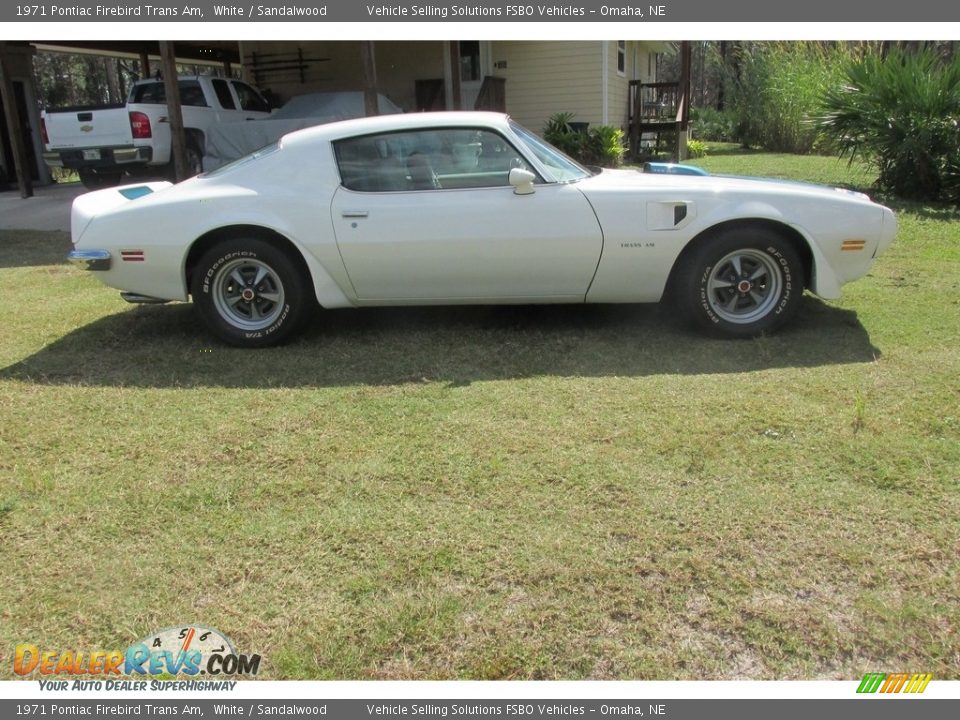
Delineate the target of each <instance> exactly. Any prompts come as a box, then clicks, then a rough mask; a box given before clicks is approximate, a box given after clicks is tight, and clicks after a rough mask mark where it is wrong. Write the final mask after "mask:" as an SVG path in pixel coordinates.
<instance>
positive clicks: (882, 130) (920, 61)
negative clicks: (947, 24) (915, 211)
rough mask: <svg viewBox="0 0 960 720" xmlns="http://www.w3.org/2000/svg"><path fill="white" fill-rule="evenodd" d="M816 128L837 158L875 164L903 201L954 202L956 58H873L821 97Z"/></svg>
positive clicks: (959, 162)
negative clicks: (820, 113)
mask: <svg viewBox="0 0 960 720" xmlns="http://www.w3.org/2000/svg"><path fill="white" fill-rule="evenodd" d="M823 107H824V112H823V116H822V117H821V118H820V119H819V122H818V125H819V127H820V129H821V131H822V132H823V134H824V136H825V137H826V138H828V139H829V141H830V142H831V143H832V144H833V147H834V148H835V149H836V151H837V152H838V153H839V155H840V156H841V157H848V158H850V160H851V161H852V160H853V159H854V158H857V157H859V158H862V159H864V160H867V161H868V162H870V163H872V164H874V165H876V167H877V169H878V171H879V178H878V181H877V182H878V185H879V186H880V187H881V188H883V189H886V190H890V191H892V192H894V193H896V194H897V195H900V196H901V197H905V198H914V199H923V200H937V199H945V200H951V201H953V202H955V203H960V56H954V57H953V58H952V59H950V60H946V61H944V60H942V59H941V58H940V57H938V55H937V54H936V53H934V52H932V51H929V50H925V51H920V52H915V53H908V52H904V51H902V50H900V49H894V50H892V51H891V52H890V53H889V54H888V55H887V56H886V57H885V58H884V57H881V56H880V55H879V54H878V53H872V54H870V55H867V56H866V57H864V58H862V59H861V60H859V61H856V62H851V63H849V64H848V65H847V67H846V82H845V83H844V84H843V85H842V86H840V87H838V88H836V89H833V90H831V91H828V92H827V93H826V94H825V95H824V100H823Z"/></svg>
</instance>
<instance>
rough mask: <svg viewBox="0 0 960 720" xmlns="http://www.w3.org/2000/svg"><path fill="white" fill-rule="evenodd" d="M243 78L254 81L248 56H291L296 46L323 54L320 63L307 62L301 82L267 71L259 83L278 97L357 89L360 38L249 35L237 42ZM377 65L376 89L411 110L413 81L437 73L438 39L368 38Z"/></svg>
mask: <svg viewBox="0 0 960 720" xmlns="http://www.w3.org/2000/svg"><path fill="white" fill-rule="evenodd" d="M240 46H241V53H242V55H243V62H244V73H245V77H246V79H248V80H249V81H250V82H255V81H256V79H255V78H254V76H253V73H252V72H251V68H250V63H249V61H248V58H249V56H250V55H251V54H252V53H254V52H256V53H258V54H260V55H263V56H264V59H266V56H268V55H271V54H273V55H276V54H282V57H291V55H292V54H293V53H296V51H297V48H298V47H300V48H302V49H303V55H304V57H305V58H307V59H308V60H309V59H311V58H327V60H325V61H323V62H308V63H307V65H308V67H307V69H306V70H305V72H304V82H302V83H301V81H300V77H299V73H297V72H296V71H292V72H291V71H287V72H283V73H267V74H265V75H264V76H263V79H262V80H261V81H260V83H259V85H260V87H261V88H263V89H269V90H271V91H272V92H274V93H276V94H277V95H278V96H279V97H280V99H281V101H286V100H289V99H290V98H291V97H293V96H294V95H303V94H305V93H314V92H329V91H338V90H362V89H363V66H362V64H361V60H360V43H358V42H346V41H304V42H298V43H297V42H290V41H283V40H254V41H243V42H241V43H240ZM374 56H375V59H376V65H377V84H378V85H379V89H380V92H381V93H382V94H384V95H386V96H387V97H389V98H390V99H391V100H393V101H394V102H395V103H397V104H398V105H399V106H400V107H402V108H403V109H404V110H408V111H412V110H415V109H416V94H415V85H414V83H415V81H416V80H428V79H433V78H442V77H443V69H444V66H443V43H442V42H440V41H435V42H414V41H411V42H404V41H378V42H376V43H374Z"/></svg>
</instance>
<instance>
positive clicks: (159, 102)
mask: <svg viewBox="0 0 960 720" xmlns="http://www.w3.org/2000/svg"><path fill="white" fill-rule="evenodd" d="M178 83H179V85H180V104H181V106H182V112H183V126H184V129H185V130H186V133H187V163H188V165H189V167H190V170H191V173H192V174H196V173H199V172H201V171H202V170H203V149H204V141H205V137H206V134H207V130H208V128H209V127H210V126H211V125H213V124H214V123H225V122H238V121H242V120H258V119H260V118H265V117H268V116H269V115H270V105H269V103H267V101H266V100H264V99H263V96H262V95H261V94H260V93H259V92H258V91H257V90H256V89H255V88H254V87H252V86H251V85H248V84H247V83H245V82H242V81H240V80H233V79H229V78H216V77H207V76H203V75H201V76H194V77H181V78H179V79H178ZM166 100H167V99H166V91H165V86H164V83H163V80H140V81H139V82H136V83H134V84H133V86H132V87H131V88H130V95H129V96H128V98H127V104H126V105H123V106H115V105H114V106H102V107H75V108H66V109H63V110H58V111H51V110H45V111H44V112H43V114H42V116H41V128H42V134H43V143H44V153H43V159H44V162H46V164H47V166H48V167H62V168H68V169H70V170H76V171H77V173H78V174H79V175H80V180H81V182H83V184H84V185H85V186H86V187H88V188H97V187H104V186H108V185H116V184H117V183H119V182H120V181H121V179H122V178H123V176H124V175H149V174H159V173H168V172H169V168H170V167H171V165H172V163H171V160H172V156H171V151H170V135H171V134H170V120H169V118H168V116H167V113H168V111H167V105H166Z"/></svg>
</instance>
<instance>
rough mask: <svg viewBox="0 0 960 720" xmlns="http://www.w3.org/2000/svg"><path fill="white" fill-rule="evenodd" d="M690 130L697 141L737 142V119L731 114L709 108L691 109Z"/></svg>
mask: <svg viewBox="0 0 960 720" xmlns="http://www.w3.org/2000/svg"><path fill="white" fill-rule="evenodd" d="M690 129H691V132H692V133H693V137H694V139H696V140H713V141H715V142H735V141H736V140H737V118H736V115H734V114H733V113H731V112H726V111H720V110H714V109H713V108H709V107H703V108H698V107H695V108H690Z"/></svg>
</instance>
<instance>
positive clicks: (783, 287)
mask: <svg viewBox="0 0 960 720" xmlns="http://www.w3.org/2000/svg"><path fill="white" fill-rule="evenodd" d="M71 229H72V233H73V243H74V250H73V251H72V252H71V253H70V259H71V260H72V261H74V262H78V263H81V264H83V265H84V266H85V267H87V268H89V269H90V270H92V271H94V272H95V274H96V275H97V276H98V277H99V278H100V279H102V280H103V282H104V283H106V284H107V285H109V286H111V287H115V288H118V289H120V290H121V291H122V295H123V297H124V298H126V299H127V300H129V301H131V302H165V301H168V300H186V299H187V298H188V297H192V298H193V302H194V304H195V306H196V309H197V311H198V313H199V316H200V318H201V319H202V320H203V322H204V323H205V324H206V325H207V327H209V329H210V330H211V331H212V332H213V333H214V334H215V335H216V336H217V337H219V338H220V339H221V340H223V341H225V342H227V343H231V344H234V345H239V346H244V347H260V346H265V345H272V344H276V343H279V342H282V341H284V340H287V339H289V338H290V337H291V336H292V335H293V333H294V332H295V331H296V329H297V328H298V326H300V324H301V323H302V321H303V320H304V319H305V318H307V317H309V316H310V314H311V313H313V312H314V311H315V310H316V309H317V307H318V305H319V307H321V308H341V307H364V306H375V305H434V304H492V303H509V304H526V303H641V302H659V301H663V302H669V303H672V304H674V305H675V306H676V307H677V309H678V310H680V311H682V312H683V314H684V315H686V316H687V317H688V318H690V319H691V320H692V321H693V322H694V323H696V324H699V325H700V326H702V327H703V328H705V329H707V330H708V331H713V332H714V333H716V334H720V335H722V336H727V337H752V336H756V335H760V334H763V333H768V332H771V331H773V330H775V329H776V328H778V327H780V326H781V325H782V324H783V323H785V322H786V321H787V320H788V319H789V318H790V317H791V316H792V315H793V314H794V313H795V312H796V310H797V307H798V304H799V303H800V301H801V296H802V294H803V291H804V289H805V288H809V289H810V290H811V291H813V292H814V293H816V294H818V295H820V296H822V297H825V298H836V297H838V296H839V293H840V287H841V285H843V284H844V283H846V282H848V281H850V280H855V279H856V278H859V277H861V276H863V275H864V274H865V273H866V272H867V270H868V269H869V268H870V265H871V263H872V262H873V259H874V258H875V257H877V256H878V255H879V254H880V253H882V252H883V251H884V250H885V249H886V248H887V247H888V246H889V245H890V243H891V241H892V239H893V236H894V234H895V232H896V221H895V219H894V215H893V213H892V212H891V211H890V210H888V209H887V208H885V207H882V206H880V205H876V204H874V203H872V202H871V201H870V200H869V198H867V197H866V196H865V195H862V194H860V193H855V192H850V191H847V190H840V189H836V188H826V187H819V186H814V185H804V184H797V183H785V182H778V181H764V180H759V179H749V178H733V177H714V176H698V175H688V174H659V173H649V172H647V173H643V172H639V171H636V170H603V171H596V170H591V169H587V168H584V167H581V166H580V165H578V164H577V163H575V162H574V161H572V160H570V159H569V158H568V157H566V156H565V155H563V154H562V153H560V152H559V151H557V150H556V149H555V148H553V147H551V146H550V145H548V144H547V143H545V142H544V141H543V140H541V139H540V138H539V137H537V136H536V135H534V134H533V133H531V132H530V131H528V130H526V129H524V128H522V127H520V126H519V125H517V124H516V123H514V122H513V121H511V120H510V119H509V118H508V117H506V116H505V115H500V114H494V113H473V112H460V113H422V114H409V115H394V116H381V117H374V118H365V119H360V120H349V121H346V122H339V123H332V124H329V125H322V126H318V127H313V128H309V129H306V130H301V131H298V132H294V133H291V134H289V135H286V136H285V137H283V138H282V139H281V140H280V141H279V142H278V143H276V144H274V145H271V146H268V147H266V148H263V149H262V150H259V151H258V152H255V153H253V154H251V155H248V156H246V157H244V158H241V159H240V160H237V161H235V162H234V163H232V164H230V165H225V166H223V167H221V168H219V169H217V170H216V171H214V172H210V173H207V174H204V175H200V176H198V177H195V178H192V179H190V180H187V181H185V182H182V183H179V184H177V185H171V184H170V183H166V182H155V183H147V184H141V185H131V186H126V187H121V188H111V189H108V190H99V191H96V192H92V193H88V194H86V195H82V196H81V197H79V198H77V199H76V201H75V202H74V205H73V214H72V228H71Z"/></svg>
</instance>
